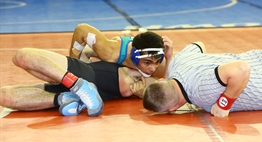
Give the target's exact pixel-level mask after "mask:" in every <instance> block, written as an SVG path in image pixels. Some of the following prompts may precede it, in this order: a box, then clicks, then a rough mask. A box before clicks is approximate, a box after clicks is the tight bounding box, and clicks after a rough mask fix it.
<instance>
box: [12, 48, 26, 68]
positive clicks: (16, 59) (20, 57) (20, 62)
mask: <svg viewBox="0 0 262 142" xmlns="http://www.w3.org/2000/svg"><path fill="white" fill-rule="evenodd" d="M29 54H30V48H22V49H19V50H18V51H17V52H16V54H15V55H14V56H13V59H12V60H13V63H14V64H15V65H17V66H20V67H23V66H26V65H27V57H29Z"/></svg>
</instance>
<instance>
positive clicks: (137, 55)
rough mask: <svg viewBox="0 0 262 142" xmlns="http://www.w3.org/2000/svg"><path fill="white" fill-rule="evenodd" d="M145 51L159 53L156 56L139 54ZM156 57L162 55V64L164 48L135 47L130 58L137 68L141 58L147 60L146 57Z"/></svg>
mask: <svg viewBox="0 0 262 142" xmlns="http://www.w3.org/2000/svg"><path fill="white" fill-rule="evenodd" d="M143 51H158V52H157V53H156V54H146V55H140V53H139V52H143ZM156 55H162V56H161V59H160V63H161V62H162V61H163V59H164V50H163V49H162V48H146V49H138V50H137V49H136V48H135V47H132V49H131V53H130V58H131V60H132V62H133V64H134V65H135V66H138V63H139V61H140V59H141V58H146V57H152V56H156Z"/></svg>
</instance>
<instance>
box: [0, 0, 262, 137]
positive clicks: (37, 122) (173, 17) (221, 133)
mask: <svg viewBox="0 0 262 142" xmlns="http://www.w3.org/2000/svg"><path fill="white" fill-rule="evenodd" d="M261 14H262V1H260V0H238V1H237V0H213V1H212V2H210V1H206V0H195V1H194V3H192V1H190V0H183V1H179V0H177V1H171V0H161V1H160V0H144V1H143V3H141V2H139V1H137V2H136V1H121V0H110V1H109V0H104V1H101V0H89V1H85V0H79V1H73V0H67V1H62V0H53V1H48V0H42V1H31V0H24V1H20V2H18V1H10V0H0V78H1V79H0V87H2V86H6V85H15V84H33V83H39V82H42V81H41V80H38V79H36V78H34V77H33V76H31V75H30V74H28V73H27V72H25V71H24V70H22V69H20V68H17V67H16V66H15V65H13V63H12V56H13V55H14V54H15V52H16V51H17V50H18V49H20V48H23V47H33V48H42V49H47V50H51V51H55V52H57V53H60V54H63V55H68V50H69V46H70V42H71V38H72V34H73V30H74V28H75V26H76V25H77V24H79V23H88V24H90V25H93V26H94V27H96V28H98V29H100V30H101V31H102V32H103V33H104V34H105V35H106V36H107V37H108V38H110V37H113V36H119V35H122V30H131V31H132V34H133V35H135V34H137V33H138V31H137V29H138V28H140V27H142V28H146V29H148V30H151V31H154V32H156V33H158V34H160V35H167V36H168V37H169V38H170V39H172V40H173V42H174V47H175V50H176V51H179V50H181V49H183V47H184V46H185V45H187V44H188V43H191V42H194V41H202V42H203V43H204V44H205V45H206V48H207V50H208V52H209V53H224V52H231V53H241V52H245V51H247V50H251V49H262V28H261V23H262V17H261ZM0 97H1V96H0ZM0 112H1V113H0V141H1V142H16V141H19V142H20V141H33V142H34V141H38V142H45V141H48V142H49V141H52V142H55V141H79V142H81V141H90V142H104V141H112V142H117V141H144V142H146V141H150V142H152V141H154V142H155V141H157V142H158V141H168V142H169V141H172V142H173V141H179V142H180V141H201V142H202V141H205V142H209V141H210V142H211V141H218V142H227V141H232V142H239V141H261V138H262V120H261V118H260V116H262V111H249V112H234V113H230V116H229V117H226V118H217V117H213V116H212V115H210V114H209V113H207V112H205V111H203V110H200V109H192V108H190V107H189V106H188V105H185V106H184V107H182V108H181V109H180V110H178V111H176V112H173V113H172V114H157V113H152V112H149V111H147V110H145V109H144V108H143V107H142V103H141V100H140V99H123V100H111V101H107V102H105V107H104V110H103V112H102V114H101V115H100V116H99V117H88V116H87V113H86V111H83V112H82V113H81V114H80V115H78V116H73V117H64V116H61V115H60V114H59V112H58V111H57V110H55V109H48V110H42V111H33V112H22V111H15V110H10V109H8V108H4V107H1V106H0Z"/></svg>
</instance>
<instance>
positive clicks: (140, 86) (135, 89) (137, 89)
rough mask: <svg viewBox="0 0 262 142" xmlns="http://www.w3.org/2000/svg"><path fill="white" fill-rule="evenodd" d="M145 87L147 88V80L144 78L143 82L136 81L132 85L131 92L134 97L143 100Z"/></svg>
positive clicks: (142, 78)
mask: <svg viewBox="0 0 262 142" xmlns="http://www.w3.org/2000/svg"><path fill="white" fill-rule="evenodd" d="M145 86H146V82H145V78H144V77H143V76H142V77H141V80H139V81H136V82H134V83H133V84H131V85H130V90H131V91H132V93H133V94H134V95H136V96H138V97H140V98H142V95H143V91H144V88H145Z"/></svg>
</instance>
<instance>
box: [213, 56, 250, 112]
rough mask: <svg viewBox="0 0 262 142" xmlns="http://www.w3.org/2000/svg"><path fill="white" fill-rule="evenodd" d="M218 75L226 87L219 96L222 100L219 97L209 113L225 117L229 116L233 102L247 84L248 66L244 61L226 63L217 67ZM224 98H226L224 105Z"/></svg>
mask: <svg viewBox="0 0 262 142" xmlns="http://www.w3.org/2000/svg"><path fill="white" fill-rule="evenodd" d="M218 75H219V78H220V80H221V81H222V82H223V83H224V84H226V85H227V87H226V90H225V91H224V93H223V94H221V96H222V99H221V97H220V98H219V99H218V100H217V101H218V102H217V103H215V104H214V105H213V106H212V109H211V113H212V114H213V115H214V116H218V117H225V116H228V114H229V111H230V107H231V104H233V103H234V100H235V99H236V98H237V97H238V96H239V95H240V93H241V92H242V91H243V90H244V88H245V87H246V85H247V83H248V80H249V75H250V66H249V64H248V63H247V62H244V61H233V62H228V63H225V64H222V65H220V66H219V67H218ZM223 95H224V96H223ZM224 97H226V98H227V101H226V102H227V103H226V104H225V105H224V100H223V98H224ZM221 101H222V102H221ZM221 103H222V104H221Z"/></svg>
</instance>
